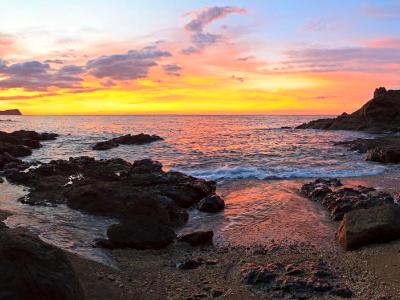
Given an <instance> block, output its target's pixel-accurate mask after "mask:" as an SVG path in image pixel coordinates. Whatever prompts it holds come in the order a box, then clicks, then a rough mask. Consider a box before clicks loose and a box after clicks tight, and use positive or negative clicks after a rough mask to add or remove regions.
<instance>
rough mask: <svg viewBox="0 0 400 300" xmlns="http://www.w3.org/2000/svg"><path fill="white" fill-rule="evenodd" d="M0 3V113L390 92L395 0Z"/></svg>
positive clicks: (348, 105)
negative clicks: (383, 87)
mask: <svg viewBox="0 0 400 300" xmlns="http://www.w3.org/2000/svg"><path fill="white" fill-rule="evenodd" d="M0 5H1V10H0V109H9V108H19V109H21V110H22V112H23V113H24V114H144V113H146V114H147V113H150V114H251V113H257V114H337V113H342V112H343V111H347V112H351V111H353V110H355V109H357V108H358V107H359V106H360V105H361V104H362V103H364V102H365V101H366V100H369V99H370V98H371V95H372V93H373V90H374V88H375V87H378V86H386V87H387V88H391V89H398V88H400V76H399V75H400V72H399V70H400V1H395V0H393V1H382V0H381V1H358V0H349V1H340V2H338V1H330V0H326V1H322V0H315V1H314V0H307V1H305V0H291V1H289V0H277V1H272V0H271V1H269V0H258V1H183V0H182V1H173V0H169V1H166V0H165V1H161V0H152V1H128V0H124V1H123V0H114V1H106V0H96V1H94V0H86V1H82V0H81V1H78V0H69V1H56V0H36V1H26V0H25V1H21V0H8V1H4V0H0Z"/></svg>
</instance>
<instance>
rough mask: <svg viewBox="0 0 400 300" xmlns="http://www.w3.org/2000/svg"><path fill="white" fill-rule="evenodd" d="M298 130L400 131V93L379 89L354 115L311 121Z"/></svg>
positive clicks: (344, 114)
mask: <svg viewBox="0 0 400 300" xmlns="http://www.w3.org/2000/svg"><path fill="white" fill-rule="evenodd" d="M297 129H324V130H359V131H370V132H383V131H393V132H397V131H400V91H395V90H388V91H386V89H385V88H379V89H377V90H376V91H375V93H374V98H373V99H372V100H370V101H368V102H367V103H366V104H364V105H363V106H362V107H361V108H360V109H359V110H357V111H355V112H354V113H352V114H346V113H343V114H342V115H340V116H338V117H337V118H332V119H320V120H315V121H311V122H309V123H305V124H302V125H300V126H298V127H297Z"/></svg>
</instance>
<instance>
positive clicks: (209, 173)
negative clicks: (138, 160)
mask: <svg viewBox="0 0 400 300" xmlns="http://www.w3.org/2000/svg"><path fill="white" fill-rule="evenodd" d="M176 171H178V170H176ZM179 171H180V172H184V173H186V174H188V175H191V176H195V177H200V178H204V179H207V180H216V181H223V180H232V179H260V180H265V179H294V178H316V177H326V178H333V177H341V178H343V177H360V176H369V175H377V174H382V173H383V172H384V171H385V167H384V166H377V165H371V166H368V167H364V168H361V167H358V166H357V165H354V166H353V167H352V168H349V169H345V168H344V169H327V168H318V167H311V168H307V169H295V168H292V169H291V168H285V169H283V170H282V169H281V170H279V169H276V170H273V169H262V168H257V167H249V166H242V167H240V166H239V167H230V166H223V167H219V168H215V169H202V170H179Z"/></svg>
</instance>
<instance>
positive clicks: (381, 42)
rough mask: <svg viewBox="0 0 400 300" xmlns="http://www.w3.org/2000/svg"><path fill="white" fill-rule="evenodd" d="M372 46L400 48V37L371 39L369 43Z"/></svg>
mask: <svg viewBox="0 0 400 300" xmlns="http://www.w3.org/2000/svg"><path fill="white" fill-rule="evenodd" d="M366 44H367V46H368V47H371V48H398V49H400V38H392V37H387V38H383V39H378V40H371V41H368V42H367V43H366Z"/></svg>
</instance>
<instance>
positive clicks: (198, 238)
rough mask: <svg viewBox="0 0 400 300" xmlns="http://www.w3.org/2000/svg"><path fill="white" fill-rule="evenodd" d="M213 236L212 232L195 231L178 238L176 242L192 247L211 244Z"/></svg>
mask: <svg viewBox="0 0 400 300" xmlns="http://www.w3.org/2000/svg"><path fill="white" fill-rule="evenodd" d="M213 236H214V232H212V231H195V232H191V233H187V234H183V235H181V236H179V237H178V241H180V242H185V243H189V244H190V245H192V246H199V245H204V244H211V243H212V239H213Z"/></svg>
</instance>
